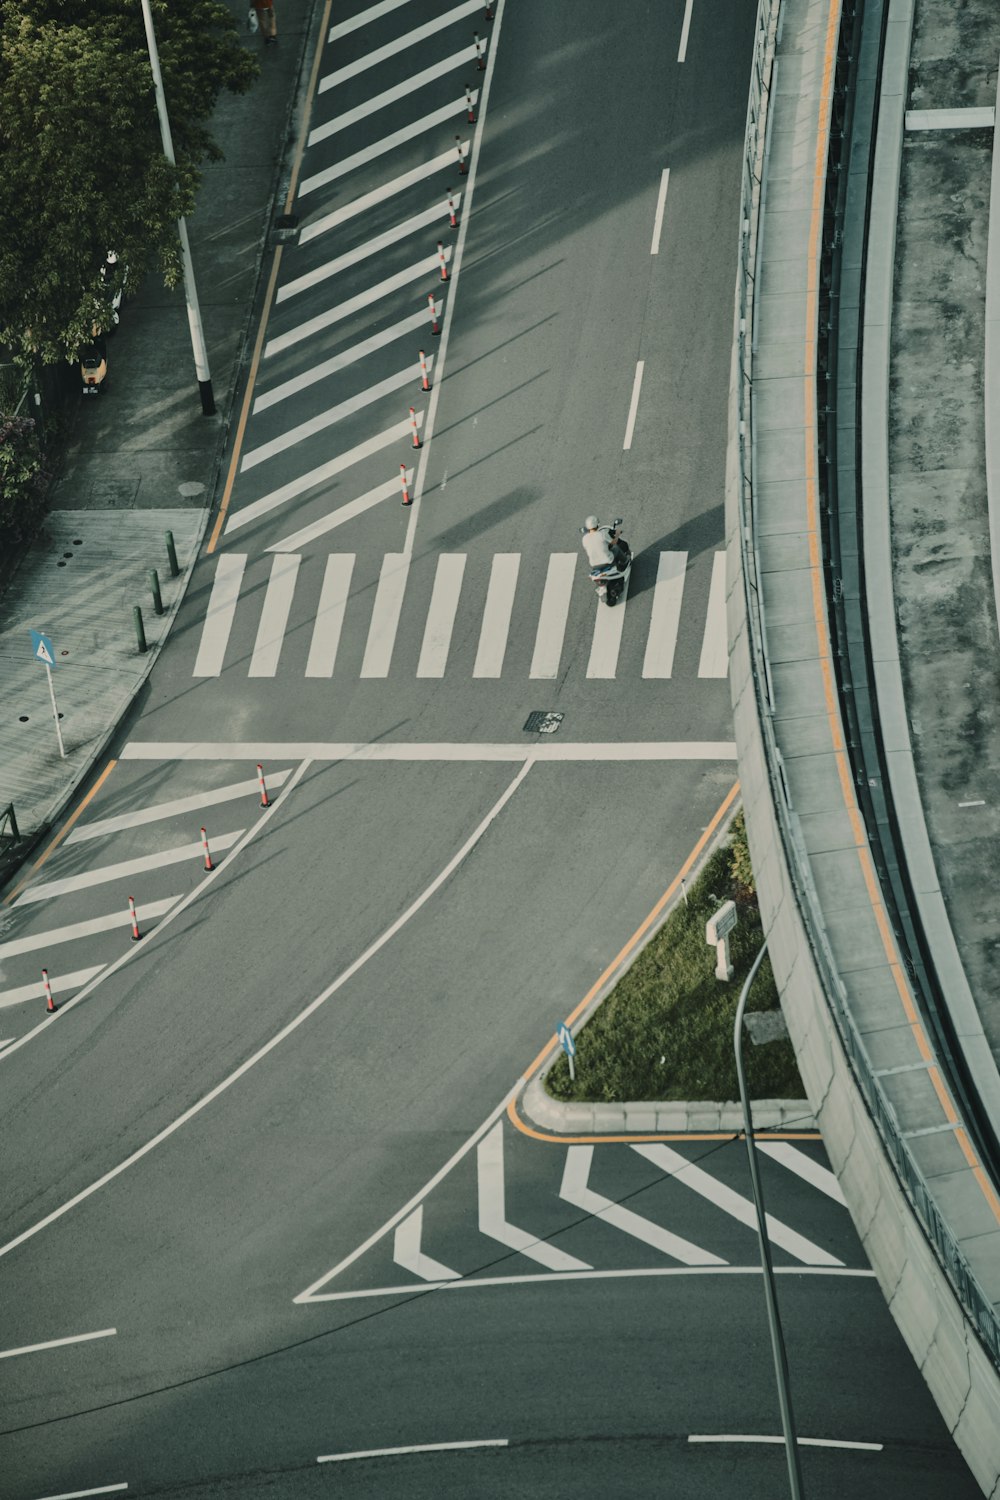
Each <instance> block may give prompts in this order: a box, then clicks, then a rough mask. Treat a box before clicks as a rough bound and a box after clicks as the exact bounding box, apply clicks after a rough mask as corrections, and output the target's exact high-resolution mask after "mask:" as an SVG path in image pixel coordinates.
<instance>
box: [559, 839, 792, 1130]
mask: <svg viewBox="0 0 1000 1500" xmlns="http://www.w3.org/2000/svg"><path fill="white" fill-rule="evenodd" d="M744 851H745V835H743V832H742V818H740V819H738V820H737V824H736V825H735V826H734V845H733V846H732V847H727V848H722V849H718V850H716V852H715V853H714V854H713V855H712V857H711V858H710V859H709V861H708V863H707V864H706V865H705V867H704V869H703V871H702V873H701V875H700V877H699V878H698V880H697V881H696V882H695V883H694V885H693V886H692V888H691V889H690V890H689V891H688V900H687V904H685V903H684V902H683V901H681V902H680V904H679V905H678V906H676V907H675V908H674V910H673V911H672V912H671V914H670V916H669V917H668V918H667V921H666V922H665V923H664V925H663V927H661V929H660V931H659V932H658V933H657V935H656V936H655V937H654V938H653V940H652V941H651V942H650V943H648V944H647V945H646V947H645V948H644V949H643V951H642V952H641V953H640V954H639V957H638V958H637V959H636V961H635V963H634V964H633V965H632V966H631V968H630V969H629V970H628V972H627V973H625V974H623V975H622V977H621V979H620V980H619V981H618V983H617V984H616V985H615V987H614V989H613V990H612V992H611V994H610V995H609V996H608V997H607V999H606V1000H605V1001H604V1003H603V1004H602V1005H600V1006H599V1007H598V1009H597V1010H596V1011H595V1013H594V1015H593V1016H592V1017H591V1018H590V1020H589V1021H588V1022H587V1024H586V1026H584V1027H583V1029H582V1030H581V1031H580V1032H579V1033H578V1034H577V1036H576V1057H575V1059H574V1062H575V1066H576V1081H575V1083H570V1078H569V1067H568V1064H567V1061H566V1058H565V1056H564V1055H563V1054H562V1053H560V1055H559V1058H558V1060H557V1061H556V1062H555V1063H554V1064H553V1066H552V1067H551V1068H550V1069H549V1072H548V1075H547V1077H546V1080H545V1083H546V1087H547V1088H548V1091H549V1093H550V1094H551V1095H552V1096H553V1098H556V1099H562V1100H566V1101H569V1100H589V1101H592V1102H602V1103H625V1102H627V1101H630V1100H643V1099H653V1100H671V1099H691V1100H712V1101H716V1100H717V1101H726V1100H736V1099H739V1084H738V1082H737V1079H736V1062H735V1060H734V1057H733V1024H734V1022H735V1020H736V1006H737V1004H738V1002H739V998H740V990H741V989H742V987H743V981H744V980H745V979H746V976H747V974H748V973H749V971H750V966H751V964H752V963H753V961H754V959H755V958H756V956H757V953H758V950H759V948H760V945H761V941H762V939H763V932H762V929H761V921H760V913H759V911H758V909H757V898H756V896H755V894H754V893H753V891H752V889H750V888H749V887H748V886H747V885H746V884H745V883H744V879H745V878H746V873H747V869H748V867H747V865H746V863H745V855H744ZM741 877H743V879H741ZM729 899H732V900H734V901H735V902H736V903H737V906H738V908H739V925H738V926H737V927H736V928H735V930H734V931H733V932H732V933H731V934H730V940H729V947H730V955H731V960H732V963H733V967H734V969H735V971H736V972H735V974H734V975H733V978H732V979H731V980H729V982H728V983H726V982H723V981H721V980H718V979H716V978H715V949H714V947H713V948H710V947H709V946H708V944H707V943H706V942H705V923H706V922H707V921H708V919H709V917H711V916H712V915H713V913H714V912H715V911H717V910H718V908H719V907H720V906H721V905H722V903H723V901H726V900H729ZM777 1008H778V992H777V989H776V988H775V983H774V975H773V974H772V972H771V965H770V961H769V960H768V959H767V958H766V957H765V959H764V961H763V963H762V964H761V966H760V968H759V969H758V971H757V977H756V978H755V980H754V983H753V988H752V989H751V991H750V997H749V999H748V1001H747V1010H748V1011H754V1010H756V1011H761V1010H776V1009H777ZM743 1058H744V1066H745V1067H746V1072H747V1082H748V1086H749V1089H750V1096H751V1098H754V1099H803V1098H805V1090H804V1089H803V1087H802V1080H801V1079H800V1077H799V1070H798V1068H797V1067H796V1064H795V1054H794V1052H793V1051H792V1045H791V1042H789V1041H788V1039H787V1038H782V1039H780V1040H778V1041H773V1042H767V1043H765V1044H763V1045H762V1046H755V1045H754V1044H753V1043H752V1042H751V1040H750V1037H749V1035H747V1034H746V1032H745V1034H744V1043H743Z"/></svg>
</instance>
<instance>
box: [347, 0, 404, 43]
mask: <svg viewBox="0 0 1000 1500" xmlns="http://www.w3.org/2000/svg"><path fill="white" fill-rule="evenodd" d="M406 4H408V0H376V4H375V5H369V6H368V9H367V10H359V11H358V13H357V15H356V16H351V17H350V18H349V19H348V20H346V21H338V22H337V24H336V26H331V27H330V30H329V33H328V34H327V41H328V42H336V41H338V40H339V39H340V38H341V37H342V36H349V35H350V33H351V32H352V31H357V29H358V27H359V26H370V25H371V23H372V21H378V20H379V19H380V18H381V17H382V16H387V15H388V14H389V13H390V11H394V10H398V9H399V7H400V6H401V5H406Z"/></svg>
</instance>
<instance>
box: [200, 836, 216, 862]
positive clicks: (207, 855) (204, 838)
mask: <svg viewBox="0 0 1000 1500" xmlns="http://www.w3.org/2000/svg"><path fill="white" fill-rule="evenodd" d="M201 847H202V848H203V849H204V851H205V869H206V870H214V868H215V866H214V865H213V864H212V856H211V854H210V853H209V852H208V834H207V833H206V832H205V830H204V828H203V829H202V830H201Z"/></svg>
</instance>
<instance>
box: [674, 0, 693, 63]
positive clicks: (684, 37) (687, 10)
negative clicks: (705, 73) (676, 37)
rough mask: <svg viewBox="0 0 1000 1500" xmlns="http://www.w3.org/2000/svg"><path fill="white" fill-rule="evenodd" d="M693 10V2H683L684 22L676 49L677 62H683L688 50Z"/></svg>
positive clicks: (690, 0)
mask: <svg viewBox="0 0 1000 1500" xmlns="http://www.w3.org/2000/svg"><path fill="white" fill-rule="evenodd" d="M693 8H694V0H685V4H684V22H683V24H682V26H681V44H680V46H679V47H678V49H677V61H678V62H679V63H682V62H684V60H685V59H686V57H687V50H688V33H689V32H690V30H691V11H692V10H693Z"/></svg>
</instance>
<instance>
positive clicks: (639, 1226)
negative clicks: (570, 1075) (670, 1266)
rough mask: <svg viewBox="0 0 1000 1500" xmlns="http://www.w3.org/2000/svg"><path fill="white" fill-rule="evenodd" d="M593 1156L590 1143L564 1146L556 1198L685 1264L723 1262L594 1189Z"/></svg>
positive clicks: (715, 1263) (706, 1264) (709, 1264)
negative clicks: (589, 1179) (590, 1184)
mask: <svg viewBox="0 0 1000 1500" xmlns="http://www.w3.org/2000/svg"><path fill="white" fill-rule="evenodd" d="M593 1156H594V1148H593V1146H568V1147H567V1148H566V1167H565V1170H564V1172H563V1180H562V1186H561V1187H560V1189H559V1196H560V1198H564V1199H565V1200H566V1202H567V1203H572V1204H573V1206H574V1207H575V1208H582V1209H583V1211H584V1213H588V1214H593V1215H594V1217H595V1218H599V1219H601V1220H602V1221H603V1222H604V1223H605V1224H609V1225H610V1226H611V1227H612V1228H613V1229H618V1230H620V1231H621V1233H622V1234H629V1235H631V1236H632V1237H633V1239H637V1240H641V1241H642V1242H643V1244H645V1245H651V1246H652V1247H653V1249H654V1250H660V1251H661V1252H662V1253H663V1254H664V1255H670V1256H672V1257H673V1259H674V1260H679V1261H682V1262H683V1263H684V1265H687V1266H724V1265H725V1264H726V1262H725V1261H724V1260H723V1259H722V1257H721V1256H718V1255H713V1254H712V1252H711V1251H710V1250H703V1249H702V1248H701V1247H700V1246H699V1245H694V1244H692V1243H691V1241H690V1240H686V1239H683V1238H682V1237H681V1236H680V1235H679V1234H673V1233H672V1232H671V1230H669V1229H661V1228H660V1226H659V1224H652V1223H650V1221H649V1220H648V1219H644V1218H642V1217H641V1215H639V1214H637V1213H633V1211H632V1210H631V1209H630V1208H623V1207H622V1206H621V1204H619V1203H615V1202H614V1200H613V1199H611V1198H605V1197H604V1196H603V1194H601V1193H598V1192H595V1190H594V1189H593V1188H591V1187H588V1186H587V1180H588V1178H589V1176H590V1166H591V1162H592V1160H593Z"/></svg>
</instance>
